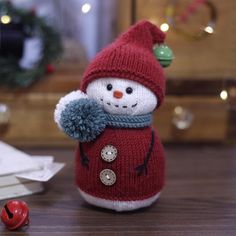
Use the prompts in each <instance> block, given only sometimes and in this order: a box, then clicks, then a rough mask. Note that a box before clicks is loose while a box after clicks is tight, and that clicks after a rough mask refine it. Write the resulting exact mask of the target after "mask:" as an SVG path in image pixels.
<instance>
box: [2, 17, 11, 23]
mask: <svg viewBox="0 0 236 236" xmlns="http://www.w3.org/2000/svg"><path fill="white" fill-rule="evenodd" d="M1 22H2V23H3V24H9V23H10V22H11V17H10V16H8V15H3V16H1Z"/></svg>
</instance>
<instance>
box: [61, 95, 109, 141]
mask: <svg viewBox="0 0 236 236" xmlns="http://www.w3.org/2000/svg"><path fill="white" fill-rule="evenodd" d="M59 124H60V126H61V128H62V130H63V131H64V132H65V133H66V134H67V135H68V136H69V137H71V138H74V139H78V140H79V141H80V142H89V141H92V140H94V139H95V138H96V137H97V136H98V135H99V134H100V133H101V132H102V131H103V130H104V129H105V127H106V116H105V113H104V111H103V109H102V107H101V106H100V105H99V104H98V103H97V102H96V101H94V100H92V99H88V98H81V99H76V100H73V101H70V102H69V103H68V104H66V105H65V109H64V110H63V111H62V112H61V116H60V120H59Z"/></svg>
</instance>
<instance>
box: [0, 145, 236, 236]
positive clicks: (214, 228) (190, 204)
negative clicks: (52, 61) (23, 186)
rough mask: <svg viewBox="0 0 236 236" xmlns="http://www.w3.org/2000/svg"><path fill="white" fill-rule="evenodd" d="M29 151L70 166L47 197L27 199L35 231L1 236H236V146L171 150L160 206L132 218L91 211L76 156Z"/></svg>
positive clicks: (49, 188) (31, 228) (50, 187)
mask: <svg viewBox="0 0 236 236" xmlns="http://www.w3.org/2000/svg"><path fill="white" fill-rule="evenodd" d="M25 151H27V152H28V153H31V154H42V155H54V156H55V158H56V160H57V161H63V162H66V163H67V166H66V167H65V168H64V169H63V170H62V171H61V172H60V173H59V174H58V175H57V176H55V177H54V178H53V179H52V180H51V181H50V182H49V183H47V184H46V191H45V192H44V193H43V194H38V195H33V196H29V197H23V198H21V199H22V200H24V201H26V202H27V203H28V204H29V206H30V226H29V227H28V228H26V229H25V231H23V230H22V231H17V232H9V231H7V230H5V228H4V227H3V225H0V235H1V236H10V235H14V236H16V235H21V236H38V235H53V236H55V235H63V236H64V235H66V236H72V235H73V236H74V235H85V236H92V235H99V236H100V235H104V236H108V235H109V236H118V235H130V236H131V235H140V236H146V235H155V236H159V235H161V236H163V235H167V236H189V235H191V236H231V235H232V236H234V235H236V226H235V219H236V188H235V185H236V174H235V173H236V159H235V158H236V156H235V153H236V148H235V146H228V147H227V146H219V145H217V146H214V145H211V146H199V145H198V146H186V145H178V146H173V145H168V146H166V154H167V181H166V187H165V189H164V191H163V194H162V196H161V198H160V200H159V201H158V202H157V203H156V204H154V205H153V206H152V207H151V208H147V209H144V210H139V211H136V212H131V213H115V212H112V211H107V210H102V209H99V208H95V207H91V206H89V205H88V204H87V203H85V202H84V201H83V200H82V199H81V197H80V196H79V195H78V193H77V190H76V187H75V185H74V176H73V173H74V164H73V161H74V160H73V159H74V158H73V155H74V153H73V151H72V150H64V149H57V150H53V149H51V150H50V149H49V150H43V149H41V150H32V149H31V150H30V149H28V150H25ZM4 203H5V201H1V202H0V205H1V206H3V204H4Z"/></svg>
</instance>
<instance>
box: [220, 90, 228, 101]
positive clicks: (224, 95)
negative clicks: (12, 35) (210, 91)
mask: <svg viewBox="0 0 236 236" xmlns="http://www.w3.org/2000/svg"><path fill="white" fill-rule="evenodd" d="M220 98H221V99H222V100H226V99H227V98H228V93H227V91H226V90H222V91H221V92H220Z"/></svg>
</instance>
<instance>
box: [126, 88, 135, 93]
mask: <svg viewBox="0 0 236 236" xmlns="http://www.w3.org/2000/svg"><path fill="white" fill-rule="evenodd" d="M125 91H126V93H128V94H131V93H132V92H133V89H132V88H130V87H128V88H126V90H125Z"/></svg>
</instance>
